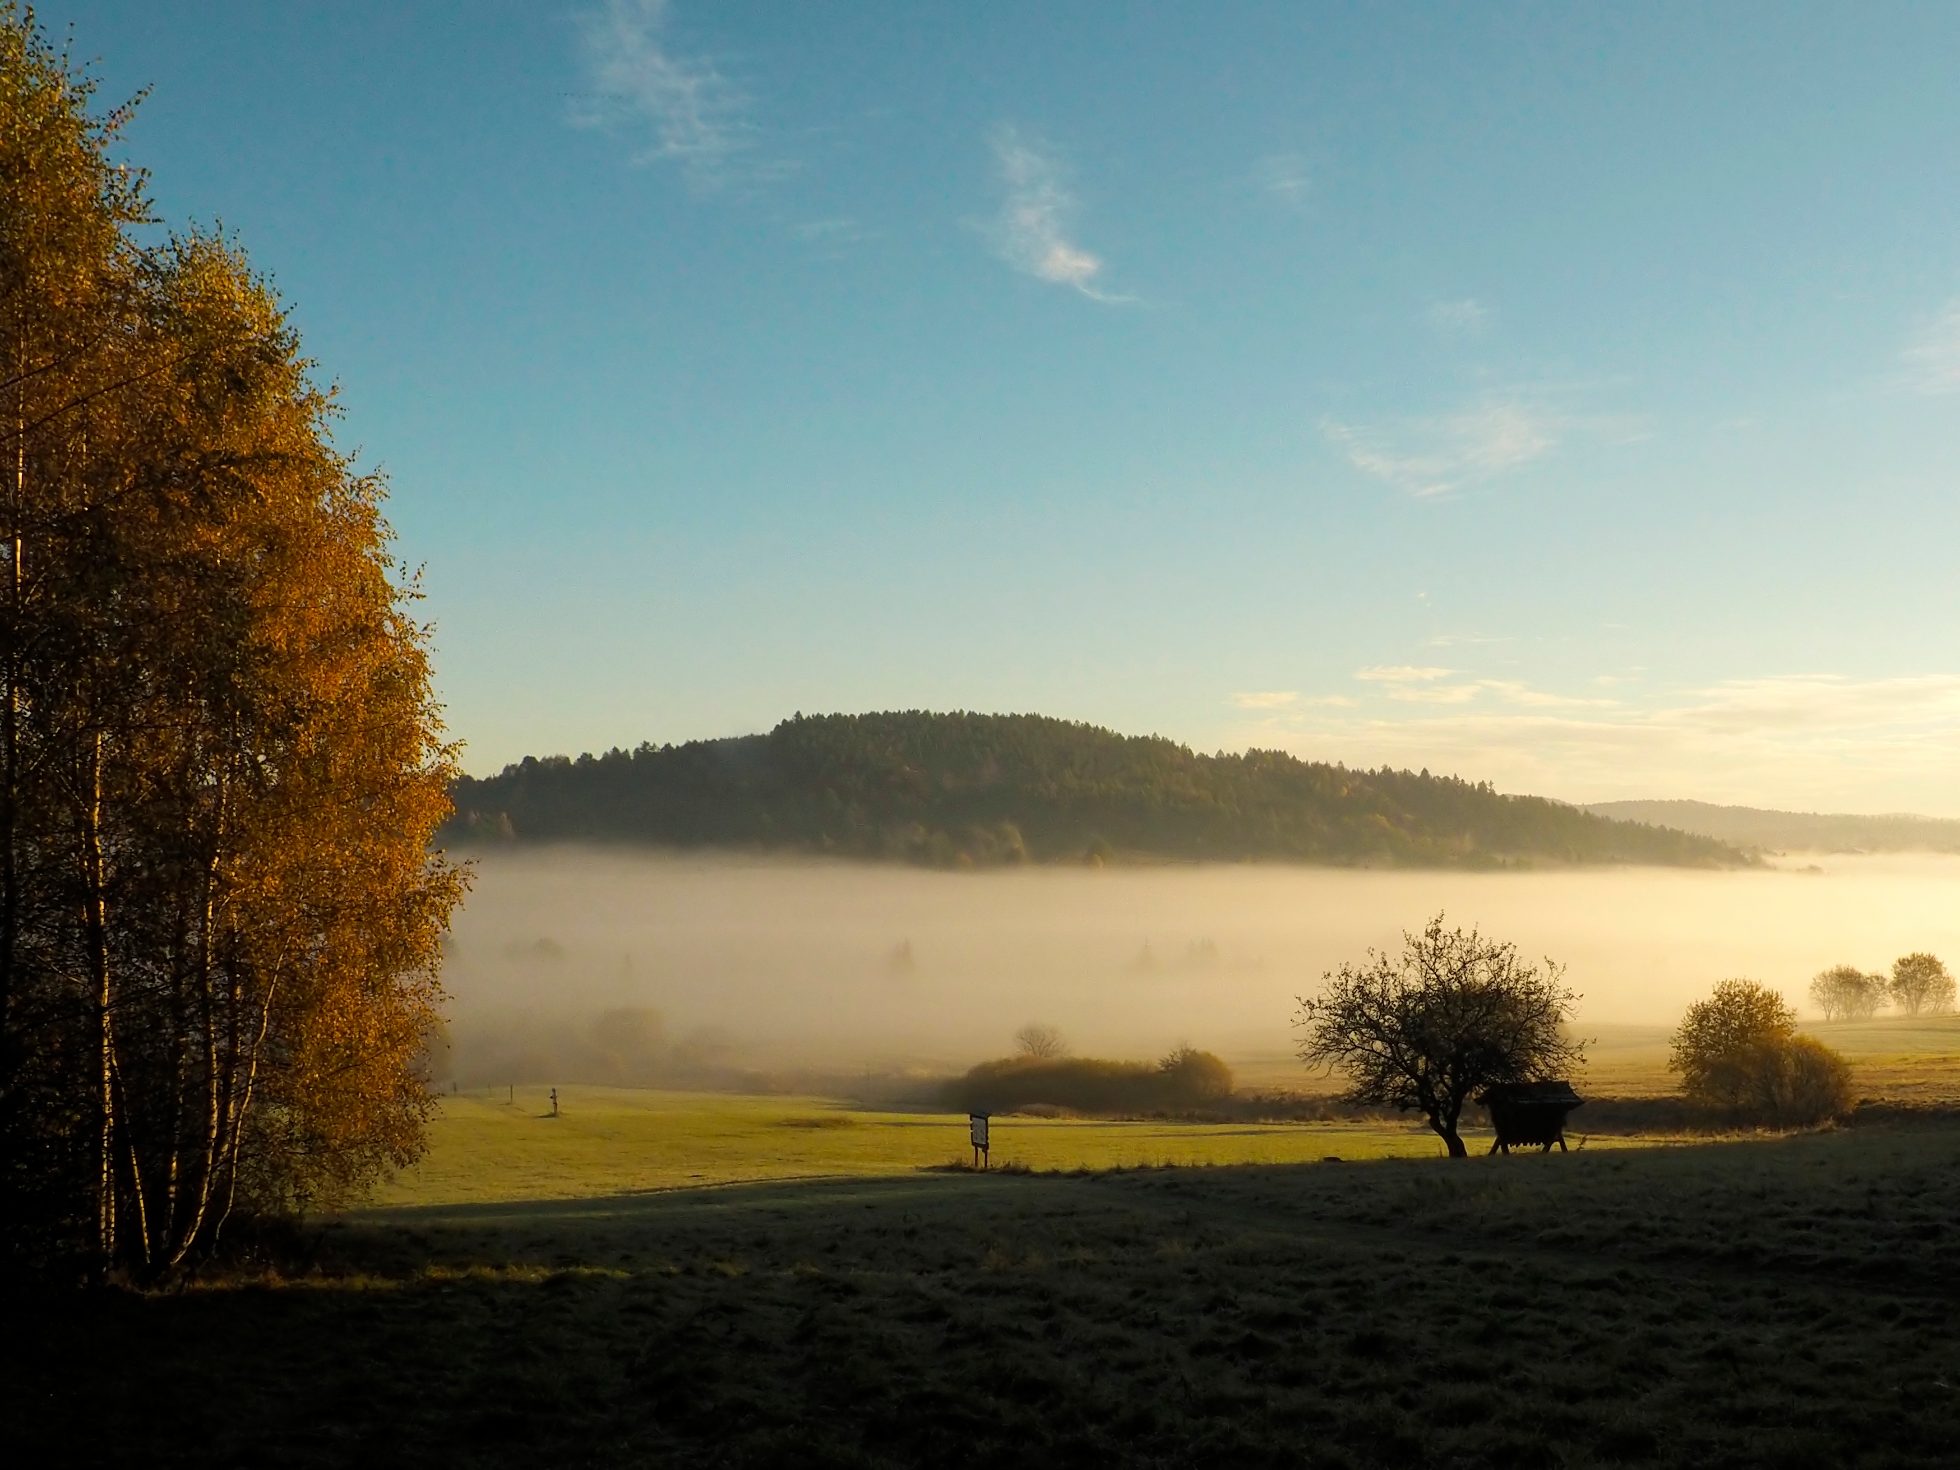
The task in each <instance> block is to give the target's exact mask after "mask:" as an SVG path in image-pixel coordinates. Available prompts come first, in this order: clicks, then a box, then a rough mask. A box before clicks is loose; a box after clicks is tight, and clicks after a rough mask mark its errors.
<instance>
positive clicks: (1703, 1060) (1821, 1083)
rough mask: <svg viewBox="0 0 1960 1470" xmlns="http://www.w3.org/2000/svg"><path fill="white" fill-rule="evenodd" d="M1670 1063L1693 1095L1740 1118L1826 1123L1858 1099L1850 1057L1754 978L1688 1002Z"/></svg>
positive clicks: (1729, 982)
mask: <svg viewBox="0 0 1960 1470" xmlns="http://www.w3.org/2000/svg"><path fill="white" fill-rule="evenodd" d="M1667 1066H1668V1070H1669V1071H1671V1072H1678V1073H1680V1074H1681V1081H1682V1090H1683V1091H1684V1092H1685V1093H1686V1094H1687V1095H1688V1097H1689V1098H1690V1099H1691V1100H1692V1101H1694V1102H1698V1103H1700V1104H1702V1105H1703V1106H1704V1107H1711V1108H1716V1109H1719V1110H1720V1111H1722V1112H1724V1113H1727V1114H1729V1115H1730V1116H1732V1117H1735V1118H1737V1119H1753V1120H1755V1121H1758V1122H1762V1123H1772V1124H1782V1125H1787V1126H1801V1125H1804V1124H1810V1123H1822V1122H1825V1121H1827V1120H1829V1119H1830V1118H1833V1117H1835V1116H1837V1114H1839V1113H1841V1112H1843V1111H1844V1109H1845V1108H1847V1107H1848V1106H1850V1102H1851V1072H1850V1069H1849V1068H1848V1067H1847V1066H1846V1065H1845V1062H1844V1058H1842V1057H1840V1056H1839V1055H1838V1054H1837V1053H1836V1052H1834V1051H1832V1050H1831V1049H1830V1048H1829V1047H1827V1046H1825V1045H1824V1044H1823V1043H1822V1042H1820V1041H1818V1040H1817V1039H1816V1038H1814V1037H1809V1036H1799V1035H1797V1013H1796V1011H1795V1010H1794V1009H1793V1008H1792V1007H1791V1005H1790V1003H1789V1002H1788V1001H1786V1000H1785V999H1784V998H1783V997H1782V996H1781V995H1780V994H1778V993H1777V992H1776V991H1774V990H1772V989H1770V987H1769V986H1767V985H1763V984H1760V983H1758V982H1757V981H1754V980H1724V981H1722V982H1721V983H1720V984H1718V985H1717V986H1716V987H1715V993H1714V994H1713V995H1711V996H1710V997H1709V998H1708V999H1707V1000H1703V1001H1697V1002H1695V1004H1693V1005H1691V1006H1689V1007H1688V1013H1687V1015H1686V1016H1684V1017H1683V1018H1682V1020H1681V1026H1680V1029H1678V1030H1677V1031H1676V1032H1675V1033H1674V1037H1673V1049H1672V1051H1671V1052H1670V1054H1669V1056H1668V1062H1667Z"/></svg>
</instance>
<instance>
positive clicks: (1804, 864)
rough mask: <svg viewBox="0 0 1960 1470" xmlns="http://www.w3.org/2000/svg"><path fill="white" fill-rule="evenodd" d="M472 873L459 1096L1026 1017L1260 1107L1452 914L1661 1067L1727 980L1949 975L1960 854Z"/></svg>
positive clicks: (1008, 1033) (1958, 948) (858, 1049)
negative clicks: (1339, 1005)
mask: <svg viewBox="0 0 1960 1470" xmlns="http://www.w3.org/2000/svg"><path fill="white" fill-rule="evenodd" d="M476 861H477V871H476V882H475V886H474V889H473V891H472V892H471V894H470V896H469V898H468V899H467V900H466V901H465V903H464V905H463V907H462V908H461V910H460V911H459V912H458V914H457V917H456V921H455V925H454V929H453V932H452V935H451V939H450V945H449V952H448V955H447V958H446V963H445V968H444V982H445V985H446V986H447V988H448V990H449V992H450V995H451V1007H450V1020H449V1028H450V1031H449V1043H450V1046H451V1052H450V1055H449V1056H448V1057H447V1058H446V1067H445V1070H444V1072H443V1077H444V1079H445V1080H450V1079H453V1080H455V1081H457V1082H459V1083H461V1084H463V1085H466V1086H493V1085H502V1084H505V1083H522V1084H541V1085H550V1084H553V1083H559V1082H582V1083H614V1084H626V1085H669V1086H671V1085H676V1084H679V1083H689V1084H693V1083H699V1082H702V1081H718V1083H719V1085H723V1086H730V1085H742V1084H745V1085H746V1086H747V1087H749V1088H751V1089H754V1088H758V1087H761V1088H766V1089H767V1090H784V1089H785V1088H790V1089H792V1090H793V1089H794V1087H795V1086H796V1084H798V1082H799V1081H800V1082H801V1084H802V1085H803V1086H805V1087H807V1086H808V1085H809V1084H810V1083H811V1082H813V1081H815V1080H822V1081H824V1082H825V1083H827V1084H828V1086H830V1087H832V1088H841V1089H844V1090H846V1091H850V1092H859V1091H863V1090H864V1089H865V1088H866V1087H867V1086H870V1087H872V1088H873V1089H874V1090H875V1091H878V1092H879V1093H880V1095H882V1094H883V1093H884V1092H886V1091H888V1090H890V1089H891V1088H892V1087H893V1086H898V1087H900V1088H901V1090H902V1087H903V1084H904V1083H905V1081H906V1080H907V1079H910V1080H911V1081H913V1082H915V1083H916V1082H918V1081H919V1080H920V1079H923V1078H926V1077H930V1076H933V1075H946V1074H949V1073H952V1072H955V1071H961V1070H964V1069H965V1068H966V1067H968V1066H970V1065H972V1064H973V1063H975V1062H977V1061H980V1060H982V1059H983V1058H987V1057H992V1056H997V1055H1000V1054H1002V1053H1004V1052H1007V1051H1010V1050H1011V1049H1012V1047H1013V1033H1014V1032H1015V1030H1016V1029H1017V1028H1019V1027H1020V1026H1022V1025H1024V1024H1027V1023H1030V1022H1038V1023H1044V1024H1048V1025H1052V1026H1054V1027H1056V1028H1058V1029H1059V1030H1060V1031H1061V1032H1062V1033H1063V1034H1064V1035H1065V1036H1066V1037H1067V1039H1068V1041H1069V1043H1070V1044H1071V1045H1072V1047H1073V1048H1074V1050H1075V1051H1077V1052H1079V1053H1083V1054H1086V1055H1097V1056H1105V1055H1106V1056H1112V1057H1127V1056H1138V1057H1156V1056H1159V1055H1161V1054H1163V1053H1164V1052H1166V1051H1168V1050H1169V1049H1170V1048H1171V1047H1173V1046H1175V1045H1178V1044H1179V1043H1182V1042H1189V1043H1191V1044H1193V1045H1196V1046H1200V1047H1203V1048H1205V1049H1207V1050H1210V1051H1213V1052H1216V1053H1218V1054H1219V1055H1220V1056H1222V1057H1224V1058H1225V1059H1226V1060H1227V1061H1228V1062H1230V1063H1231V1064H1232V1065H1233V1066H1234V1068H1235V1069H1236V1070H1237V1071H1238V1072H1239V1074H1240V1075H1241V1077H1242V1078H1243V1079H1245V1080H1246V1081H1248V1082H1256V1083H1257V1084H1258V1085H1260V1086H1262V1087H1288V1086H1292V1087H1303V1088H1307V1087H1315V1086H1324V1085H1325V1083H1324V1080H1317V1079H1316V1078H1314V1077H1313V1076H1312V1075H1311V1074H1310V1073H1309V1072H1308V1070H1307V1069H1305V1068H1303V1067H1301V1066H1299V1065H1298V1064H1297V1063H1296V1062H1294V1061H1293V1060H1292V1051H1293V1040H1294V1038H1293V1036H1292V1034H1291V1030H1290V1022H1291V1017H1292V1013H1293V1009H1294V1002H1295V999H1296V997H1298V996H1300V995H1302V994H1304V993H1308V992H1311V991H1312V990H1314V989H1315V988H1316V987H1317V986H1318V984H1319V982H1320V979H1321V977H1322V975H1323V974H1324V973H1326V972H1327V971H1330V970H1332V969H1334V968H1336V967H1337V966H1338V965H1340V964H1341V963H1342V962H1344V961H1346V960H1350V959H1352V958H1354V957H1356V956H1358V955H1360V954H1361V953H1363V952H1364V951H1366V950H1367V949H1369V948H1371V947H1373V948H1376V949H1385V948H1392V947H1393V946H1395V945H1396V944H1397V943H1398V942H1399V940H1400V936H1401V933H1402V931H1403V930H1404V929H1409V928H1416V927H1420V925H1421V923H1422V922H1423V921H1424V920H1425V919H1426V918H1427V917H1428V916H1429V915H1431V914H1433V913H1435V912H1437V911H1441V912H1443V913H1444V914H1446V915H1447V916H1448V917H1449V919H1450V920H1451V921H1452V922H1458V923H1463V924H1466V925H1475V926H1476V927H1478V928H1480V929H1481V930H1483V931H1484V932H1486V933H1492V934H1498V935H1502V936H1503V937H1504V938H1506V939H1508V940H1511V941H1513V942H1515V943H1516V945H1517V946H1518V948H1519V949H1520V950H1521V951H1522V952H1523V953H1524V954H1525V955H1528V956H1532V957H1540V956H1549V957H1551V958H1552V959H1554V960H1556V961H1558V962H1559V963H1560V964H1562V965H1564V966H1566V967H1567V971H1568V978H1569V979H1570V981H1571V983H1572V984H1573V986H1574V988H1575V989H1576V990H1577V991H1578V993H1579V997H1580V999H1579V1004H1578V1006H1577V1008H1576V1010H1575V1013H1574V1018H1573V1022H1574V1025H1575V1026H1576V1027H1577V1028H1578V1029H1579V1030H1580V1031H1582V1032H1587V1033H1589V1034H1590V1033H1591V1032H1593V1031H1601V1030H1602V1029H1603V1031H1604V1034H1605V1035H1606V1036H1607V1037H1608V1038H1611V1039H1613V1040H1614V1041H1616V1042H1618V1043H1619V1044H1620V1046H1621V1049H1622V1052H1621V1054H1624V1048H1625V1047H1626V1046H1627V1045H1629V1044H1630V1043H1629V1042H1628V1038H1631V1037H1638V1036H1644V1037H1646V1038H1647V1039H1648V1043H1649V1044H1650V1045H1651V1046H1652V1047H1654V1048H1659V1047H1660V1046H1661V1044H1662V1041H1663V1039H1664V1037H1665V1034H1666V1032H1667V1031H1668V1030H1669V1029H1671V1028H1672V1026H1673V1025H1674V1024H1675V1022H1676V1021H1677V1020H1678V1019H1679V1017H1680V1015H1681V1012H1682V1010H1683V1008H1684V1007H1685V1006H1686V1005H1688V1004H1689V1002H1690V1001H1692V1000H1694V999H1695V998H1697V997H1698V996H1700V995H1701V994H1703V993H1705V992H1706V991H1707V990H1708V988H1709V987H1710V986H1711V985H1712V984H1713V983H1714V982H1715V981H1717V980H1721V979H1725V978H1728V977H1732V976H1745V977H1752V978H1756V979H1760V980H1764V981H1767V982H1768V983H1770V984H1772V985H1774V986H1777V987H1779V988H1780V989H1782V990H1784V991H1786V992H1787V993H1788V994H1790V995H1791V996H1793V997H1794V996H1801V995H1802V993H1803V987H1804V986H1805V985H1806V984H1807V983H1808V982H1809V980H1810V978H1811V977H1812V976H1813V975H1815V974H1816V973H1818V972H1819V971H1821V970H1824V969H1826V968H1827V967H1829V966H1831V965H1833V964H1837V963H1840V962H1846V961H1849V962H1852V963H1856V964H1858V965H1860V966H1862V967H1864V968H1867V969H1869V968H1873V967H1882V965H1884V964H1887V963H1889V962H1890V960H1891V959H1892V958H1893V957H1894V956H1895V955H1898V954H1904V953H1908V952H1911V951H1915V950H1927V951H1931V952H1933V953H1936V954H1938V953H1948V954H1960V908H1956V906H1955V905H1954V904H1953V902H1952V894H1953V893H1954V892H1955V891H1956V885H1960V858H1954V857H1949V856H1943V855H1936V854H1935V855H1929V854H1884V855H1875V856H1857V855H1829V854H1815V855H1805V854H1796V855H1786V856H1784V857H1781V858H1778V859H1774V860H1773V865H1769V866H1765V867H1762V868H1754V869H1748V870H1742V871H1726V872H1724V871H1717V872H1708V871H1700V870H1692V869H1691V870H1668V869H1654V868H1624V867H1611V868H1600V869H1583V870H1562V871H1554V872H1546V873H1528V874H1485V873H1475V872H1450V871H1440V872H1439V871H1416V872H1407V871H1394V872H1383V871H1354V870H1350V869H1340V868H1301V867H1290V866H1277V865H1274V866H1264V865H1251V864H1239V865H1213V866H1195V865H1165V866H1155V867H1124V868H1109V869H1101V870H1088V871H1085V870H1082V869H1080V868H1062V869H1015V870H1011V871H1001V872H992V873H940V872H931V871H919V870H916V869H909V868H904V867H893V866H888V865H865V864H856V863H850V862H844V861H837V860H783V859H775V860H771V859H765V858H746V857H739V856H723V857H718V858H717V857H704V856H682V855H675V854H660V853H649V852H632V851H621V850H620V849H618V848H616V847H589V846H587V847H580V846H570V845H566V846H552V847H546V848H542V849H508V848H493V849H489V850H486V851H480V852H479V853H478V854H477V858H476ZM1955 1050H1957V1051H1960V1045H1956V1047H1955ZM1614 1055H1615V1050H1614V1048H1613V1047H1612V1046H1609V1047H1607V1048H1606V1049H1605V1051H1604V1052H1602V1056H1603V1057H1604V1058H1607V1059H1609V1060H1608V1062H1607V1064H1608V1065H1611V1062H1610V1058H1611V1057H1612V1056H1614ZM1656 1072H1658V1068H1656ZM1652 1080H1653V1081H1655V1082H1658V1081H1659V1080H1660V1079H1659V1078H1658V1077H1656V1078H1655V1079H1652ZM1650 1085H1651V1084H1650Z"/></svg>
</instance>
